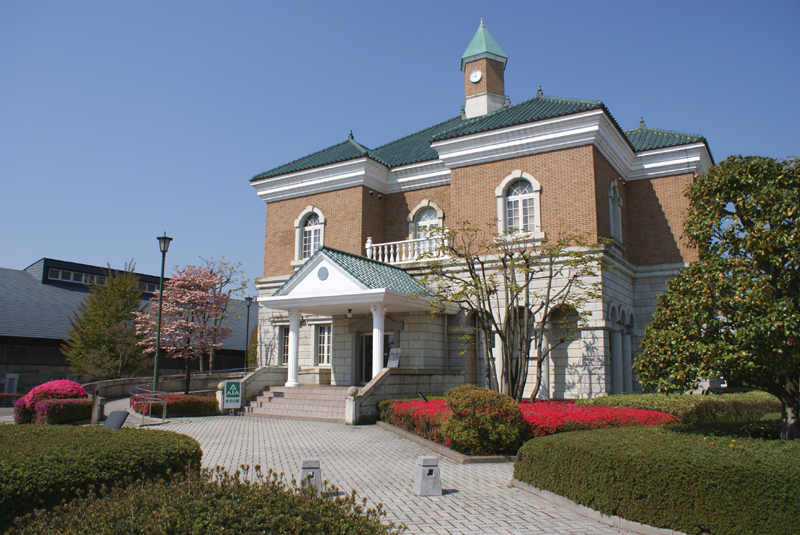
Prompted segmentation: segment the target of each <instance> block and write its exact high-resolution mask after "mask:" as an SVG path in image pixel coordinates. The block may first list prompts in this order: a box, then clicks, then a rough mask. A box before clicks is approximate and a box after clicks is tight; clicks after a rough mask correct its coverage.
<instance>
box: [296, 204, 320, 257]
mask: <svg viewBox="0 0 800 535" xmlns="http://www.w3.org/2000/svg"><path fill="white" fill-rule="evenodd" d="M294 228H295V248H294V251H295V252H294V261H293V262H292V265H293V266H299V265H301V264H303V262H305V261H306V260H308V259H309V258H311V256H313V255H314V253H315V252H317V249H319V248H320V247H322V246H323V245H324V244H325V216H324V215H322V212H321V211H320V210H319V209H318V208H315V207H313V206H307V207H306V209H305V210H303V213H301V214H300V217H298V218H297V219H296V220H295V222H294Z"/></svg>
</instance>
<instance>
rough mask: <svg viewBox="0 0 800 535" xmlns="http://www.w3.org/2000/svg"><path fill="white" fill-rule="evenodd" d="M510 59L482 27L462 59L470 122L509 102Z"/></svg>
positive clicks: (465, 97)
mask: <svg viewBox="0 0 800 535" xmlns="http://www.w3.org/2000/svg"><path fill="white" fill-rule="evenodd" d="M507 61H508V56H506V54H505V52H503V49H502V48H500V45H498V44H497V41H495V40H494V38H493V37H492V36H491V34H489V30H487V29H486V26H484V24H483V15H481V24H480V26H479V27H478V31H477V32H475V36H474V37H473V38H472V41H470V43H469V46H468V47H467V50H466V51H465V52H464V55H463V56H461V71H462V72H463V73H464V110H465V111H466V116H467V118H468V119H471V118H472V117H479V116H481V115H487V114H489V113H492V112H494V111H497V110H499V109H500V108H502V107H503V105H504V104H505V102H506V95H505V81H504V71H505V68H506V62H507Z"/></svg>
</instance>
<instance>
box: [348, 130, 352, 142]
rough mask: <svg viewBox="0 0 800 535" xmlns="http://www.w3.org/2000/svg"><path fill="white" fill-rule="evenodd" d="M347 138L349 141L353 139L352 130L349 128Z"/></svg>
mask: <svg viewBox="0 0 800 535" xmlns="http://www.w3.org/2000/svg"><path fill="white" fill-rule="evenodd" d="M347 139H349V140H351V141H352V140H353V131H352V130H350V135H349V136H347Z"/></svg>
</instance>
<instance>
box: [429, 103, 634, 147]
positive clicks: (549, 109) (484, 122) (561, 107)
mask: <svg viewBox="0 0 800 535" xmlns="http://www.w3.org/2000/svg"><path fill="white" fill-rule="evenodd" d="M599 109H602V110H606V107H605V105H603V103H602V102H600V101H599V100H579V99H574V98H561V97H546V96H540V97H539V96H537V97H535V98H532V99H530V100H526V101H525V102H521V103H519V104H516V105H514V106H509V107H507V108H501V109H499V110H497V111H496V112H494V113H490V114H489V115H483V116H481V117H474V118H472V119H469V120H467V121H462V122H461V124H460V125H459V126H456V127H455V128H451V129H450V130H447V131H445V132H442V133H440V134H438V135H436V136H434V137H433V141H441V140H443V139H451V138H454V137H459V136H466V135H470V134H477V133H479V132H486V131H487V130H495V129H497V128H504V127H507V126H514V125H518V124H524V123H532V122H534V121H541V120H543V119H550V118H552V117H560V116H562V115H569V114H572V113H579V112H582V111H588V110H599ZM606 113H607V114H608V116H609V117H611V114H610V113H609V112H608V110H606ZM612 120H613V117H612ZM615 124H616V122H615ZM620 132H622V129H620Z"/></svg>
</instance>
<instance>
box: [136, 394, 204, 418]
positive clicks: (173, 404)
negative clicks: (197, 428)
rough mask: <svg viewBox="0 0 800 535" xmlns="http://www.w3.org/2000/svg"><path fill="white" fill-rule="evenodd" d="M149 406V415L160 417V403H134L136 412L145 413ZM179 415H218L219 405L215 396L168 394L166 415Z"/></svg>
mask: <svg viewBox="0 0 800 535" xmlns="http://www.w3.org/2000/svg"><path fill="white" fill-rule="evenodd" d="M148 405H149V406H150V414H153V415H156V416H159V417H160V416H161V413H162V410H163V408H162V407H163V405H162V404H161V403H142V402H139V403H136V404H135V405H134V409H135V410H136V412H139V413H141V412H143V411H144V412H145V413H146V412H147V406H148ZM179 414H219V403H218V402H217V398H216V396H193V395H188V396H187V395H184V394H169V395H168V396H167V415H179Z"/></svg>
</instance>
